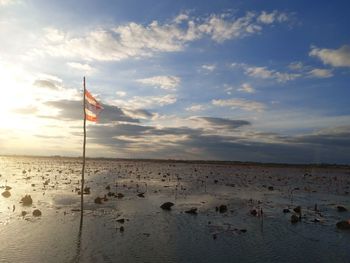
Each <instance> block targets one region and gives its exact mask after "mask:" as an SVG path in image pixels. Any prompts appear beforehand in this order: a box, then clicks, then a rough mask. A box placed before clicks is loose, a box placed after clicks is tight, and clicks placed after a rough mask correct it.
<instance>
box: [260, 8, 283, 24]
mask: <svg viewBox="0 0 350 263" xmlns="http://www.w3.org/2000/svg"><path fill="white" fill-rule="evenodd" d="M257 20H258V21H259V22H261V23H263V24H272V23H274V22H275V21H278V22H285V21H287V20H288V15H287V14H285V13H280V12H278V11H276V10H274V11H273V12H271V13H267V12H265V11H262V12H261V14H260V15H259V16H258V19H257Z"/></svg>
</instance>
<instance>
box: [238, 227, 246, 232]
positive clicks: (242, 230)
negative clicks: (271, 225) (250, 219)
mask: <svg viewBox="0 0 350 263" xmlns="http://www.w3.org/2000/svg"><path fill="white" fill-rule="evenodd" d="M239 231H241V233H246V232H247V229H244V228H243V229H241V230H239Z"/></svg>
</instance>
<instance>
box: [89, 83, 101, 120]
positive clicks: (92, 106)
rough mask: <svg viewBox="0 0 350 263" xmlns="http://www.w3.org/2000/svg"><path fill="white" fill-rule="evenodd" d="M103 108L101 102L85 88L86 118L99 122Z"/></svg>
mask: <svg viewBox="0 0 350 263" xmlns="http://www.w3.org/2000/svg"><path fill="white" fill-rule="evenodd" d="M102 110H103V107H102V106H101V104H100V103H99V102H98V101H97V100H96V99H95V98H94V97H93V96H92V95H91V93H90V92H88V91H87V90H85V118H86V120H88V121H92V122H97V121H98V114H99V113H100V112H101V111H102Z"/></svg>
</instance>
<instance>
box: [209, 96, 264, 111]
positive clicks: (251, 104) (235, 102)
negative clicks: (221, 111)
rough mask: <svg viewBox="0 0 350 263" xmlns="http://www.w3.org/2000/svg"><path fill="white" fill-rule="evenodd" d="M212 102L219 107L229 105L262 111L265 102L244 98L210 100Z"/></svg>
mask: <svg viewBox="0 0 350 263" xmlns="http://www.w3.org/2000/svg"><path fill="white" fill-rule="evenodd" d="M212 104H213V105H215V106H219V107H230V108H232V109H234V108H240V109H242V110H246V111H258V112H261V111H264V110H265V108H266V106H265V104H263V103H261V102H257V101H249V100H245V99H218V100H212Z"/></svg>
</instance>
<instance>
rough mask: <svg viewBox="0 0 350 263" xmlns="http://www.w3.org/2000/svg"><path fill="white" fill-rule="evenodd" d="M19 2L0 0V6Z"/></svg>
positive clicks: (16, 0)
mask: <svg viewBox="0 0 350 263" xmlns="http://www.w3.org/2000/svg"><path fill="white" fill-rule="evenodd" d="M19 2H20V1H19V0H0V6H5V5H12V4H17V3H19Z"/></svg>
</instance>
